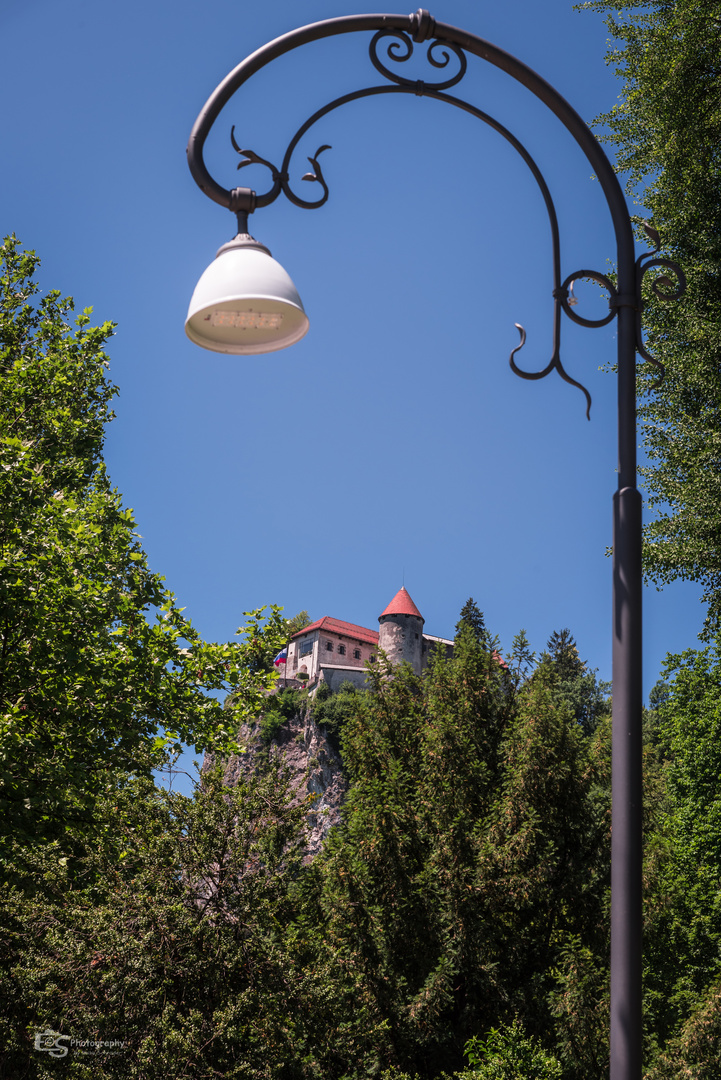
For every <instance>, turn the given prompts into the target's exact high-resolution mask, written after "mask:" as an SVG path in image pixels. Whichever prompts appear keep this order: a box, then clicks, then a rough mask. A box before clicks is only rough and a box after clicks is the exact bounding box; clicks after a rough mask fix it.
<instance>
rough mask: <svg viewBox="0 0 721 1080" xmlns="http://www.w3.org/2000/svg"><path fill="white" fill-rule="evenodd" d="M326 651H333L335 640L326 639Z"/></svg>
mask: <svg viewBox="0 0 721 1080" xmlns="http://www.w3.org/2000/svg"><path fill="white" fill-rule="evenodd" d="M325 651H326V652H333V642H332V641H326V643H325Z"/></svg>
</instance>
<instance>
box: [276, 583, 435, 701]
mask: <svg viewBox="0 0 721 1080" xmlns="http://www.w3.org/2000/svg"><path fill="white" fill-rule="evenodd" d="M378 622H379V624H380V625H379V629H378V630H369V629H367V628H366V627H365V626H357V625H356V624H355V623H349V622H344V621H342V620H341V619H334V618H332V617H331V616H330V615H325V616H323V618H322V619H318V620H317V621H316V622H314V623H311V624H310V625H309V626H304V627H303V629H302V630H299V631H298V632H297V633H296V634H294V635H293V637H292V638H291V639H290V643H289V645H288V653H287V658H286V664H285V678H284V679H282V680H281V684H282V683H285V685H286V686H296V685H298V686H300V685H302V684H303V683H305V685H306V686H307V687H308V689H310V690H312V689H314V688H317V686H318V685H319V684H320V683H321V682H325V683H326V684H327V685H328V686H329V687H330V689H331V690H333V691H336V690H337V689H338V688H339V687H340V685H341V683H344V682H351V683H353V685H354V686H357V687H359V688H360V687H364V686H365V685H366V671H365V667H366V664H368V663H369V662H370V663H373V662H374V660H375V658H376V653H377V651H378V650H379V649H382V650H383V652H384V653H386V655H387V656H388V659H389V660H390V661H391V663H392V664H400V663H402V662H403V661H406V662H407V663H409V664H410V665H411V667H412V668H413V670H414V671H415V673H416V674H417V675H420V674H421V672H422V671H423V669H424V667H425V666H426V665H427V663H428V661H429V659H430V657H431V655H432V653H433V652H434V651H435V650H436V649H439V648H444V649H445V650H446V653H447V655H451V654H452V652H453V642H452V641H449V640H448V639H447V638H440V637H434V636H433V635H432V634H424V633H423V624H424V622H425V619H424V618H423V616H422V615H421V613H420V611H419V610H418V608H417V607H416V605H415V604H414V603H413V600H412V599H411V596H410V593H409V592H408V590H407V589H406V587H405V586H402V587H401V588H400V589H399V590H398V592H397V593H396V595H395V596H394V597H393V599H392V600H391V602H390V604H388V606H387V607H386V609H385V610H384V611H383V612H382V613H381V614H380V615H379V616H378ZM299 676H300V678H299Z"/></svg>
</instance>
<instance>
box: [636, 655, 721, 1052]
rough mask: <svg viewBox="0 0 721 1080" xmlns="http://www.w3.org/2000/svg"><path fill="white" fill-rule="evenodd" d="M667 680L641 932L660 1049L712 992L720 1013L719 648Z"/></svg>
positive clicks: (688, 661) (670, 666) (686, 660)
mask: <svg viewBox="0 0 721 1080" xmlns="http://www.w3.org/2000/svg"><path fill="white" fill-rule="evenodd" d="M664 677H665V678H666V679H668V680H669V681H670V687H669V689H668V692H667V694H666V699H665V701H663V703H662V704H660V705H659V707H658V710H657V712H658V713H659V716H660V719H659V721H658V735H659V738H660V742H661V746H662V748H663V749H664V751H665V754H666V764H665V774H666V789H665V797H664V801H663V804H662V807H661V810H662V812H661V815H660V819H659V824H658V827H657V830H656V834H655V836H654V838H653V845H652V848H651V852H650V855H651V858H650V859H649V873H648V886H647V901H646V920H647V928H646V931H645V940H646V947H645V956H646V968H647V970H646V974H645V982H646V991H647V994H646V999H647V1000H646V1013H647V1016H648V1023H649V1029H650V1030H649V1038H651V1039H652V1040H654V1041H655V1042H656V1043H657V1044H658V1045H660V1046H661V1047H663V1046H665V1045H666V1043H667V1042H668V1040H669V1039H672V1038H674V1037H676V1036H677V1035H678V1033H679V1031H680V1025H682V1024H684V1023H686V1022H687V1021H688V1020H689V1018H690V1017H691V1016H692V1014H693V1013H694V1012H695V1011H697V1010H698V1009H699V1008H700V1007H701V1005H702V1002H703V1001H704V998H705V997H706V995H708V994H711V996H712V997H714V995H715V1000H716V1009H717V1010H718V982H719V979H721V959H720V958H721V921H720V920H719V914H720V901H719V891H718V882H719V877H720V876H721V793H720V792H719V786H718V777H719V775H720V774H721V645H720V643H719V642H718V641H717V642H715V643H714V645H713V646H712V647H709V648H707V649H704V650H703V651H700V652H696V651H694V650H689V651H687V652H685V653H682V654H681V655H679V656H671V657H669V658H668V660H667V663H666V666H665V669H664ZM717 1022H718V1021H716V1023H717ZM719 1045H721V1044H719ZM714 1060H716V1061H718V1058H716V1059H714Z"/></svg>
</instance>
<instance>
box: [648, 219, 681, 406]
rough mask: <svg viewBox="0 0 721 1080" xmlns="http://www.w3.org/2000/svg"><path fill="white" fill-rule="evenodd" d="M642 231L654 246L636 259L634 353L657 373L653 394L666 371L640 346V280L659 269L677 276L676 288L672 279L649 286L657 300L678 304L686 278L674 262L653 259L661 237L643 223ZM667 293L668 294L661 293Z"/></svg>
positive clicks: (657, 280)
mask: <svg viewBox="0 0 721 1080" xmlns="http://www.w3.org/2000/svg"><path fill="white" fill-rule="evenodd" d="M643 229H644V232H645V233H646V236H648V238H649V240H650V241H651V243H652V244H653V250H652V251H646V252H644V254H643V255H639V257H638V258H637V259H636V350H637V352H638V353H639V354H640V355H641V356H642V357H643V359H644V360H646V361H647V362H648V363H650V364H653V365H654V367H655V368H656V369H657V371H659V372H660V374H659V377H658V379H656V381H655V382H654V383H652V384H651V386H650V387H649V390H656V389H658V387H659V386H660V385H661V383H662V382H663V380H664V376H665V374H666V369H665V368H664V365H663V364H662V363H661V361H660V360H657V359H656V358H655V357H654V356H651V354H650V352H649V351H648V350H647V348H646V346H645V345H644V343H643V325H642V316H643V309H644V306H645V304H644V299H643V294H642V286H643V279H644V276H645V275H646V272H647V271H648V270H651V269H652V267H654V266H662V267H664V268H665V269H666V270H670V271H671V273H672V274H675V275H676V284H674V282H673V281H672V280H671V278H668V277H665V276H662V277H657V278H654V280H653V281H652V282H651V292H652V293H653V294H654V296H657V297H658V299H659V300H678V298H679V297H680V296H683V294H684V292H685V291H686V275H685V274H684V272H683V270H682V269H681V267H680V266H679V265H678V263H676V262H673V260H672V259H663V258H657V257H655V256H656V252H657V251H660V250H661V237H660V236H659V234H658V232H657V231H656V229H654V228H653V227H652V226H651V225H649V224H648V222H646V221H644V222H643ZM666 289H668V290H669V291H668V292H666V291H664V290H666Z"/></svg>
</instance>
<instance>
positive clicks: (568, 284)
mask: <svg viewBox="0 0 721 1080" xmlns="http://www.w3.org/2000/svg"><path fill="white" fill-rule="evenodd" d="M582 279H585V280H587V281H595V282H596V284H597V285H601V286H602V288H604V289H605V290H606V291H607V292H608V294H609V306H610V309H611V310H610V311H609V313H608V315H605V316H604V317H603V318H602V319H586V318H585V317H584V316H583V315H578V314H577V313H576V312H575V311H574V310H573V308H574V307H575V305H576V304H577V303H578V300H577V299H576V297H575V296H574V295H573V285H574V282H576V281H580V280H582ZM556 293H557V294H558V297H557V298H558V300H559V301H560V303H561V307H562V308H563V310H564V311H565V313H566V315H568V317H569V319H571V320H572V321H573V322H575V323H578V325H579V326H589V327H591V328H592V329H595V328H596V327H599V326H605V325H606V324H607V323H610V322H611V319H613V318H615V315H616V311H615V308H614V306H613V300H614V299H615V298H616V297H617V296H618V290H617V289H616V286H615V285H614V284H613V282H612V281H610V280H609V279H608V278H607V277H606V275H605V274H599V273H598V272H597V271H596V270H576V271H575V273H573V274H569V275H568V277H567V278H566V280H565V281H564V282H563V285H561V286H560V288H559V289H557V290H555V292H554V296H555V295H556Z"/></svg>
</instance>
